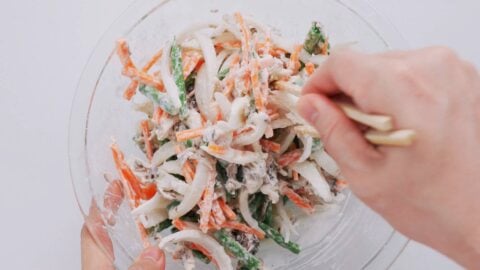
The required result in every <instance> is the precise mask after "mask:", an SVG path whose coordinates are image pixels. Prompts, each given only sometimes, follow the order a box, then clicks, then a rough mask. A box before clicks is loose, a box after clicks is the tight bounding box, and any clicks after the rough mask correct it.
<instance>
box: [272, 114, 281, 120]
mask: <svg viewBox="0 0 480 270" xmlns="http://www.w3.org/2000/svg"><path fill="white" fill-rule="evenodd" d="M269 117H270V121H273V120H277V119H278V118H280V114H279V113H272V114H270V115H269Z"/></svg>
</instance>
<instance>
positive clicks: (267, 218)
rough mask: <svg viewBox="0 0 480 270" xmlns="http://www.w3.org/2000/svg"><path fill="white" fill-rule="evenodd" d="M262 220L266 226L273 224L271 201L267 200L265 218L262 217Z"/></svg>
mask: <svg viewBox="0 0 480 270" xmlns="http://www.w3.org/2000/svg"><path fill="white" fill-rule="evenodd" d="M263 222H264V223H265V224H266V225H268V226H272V225H273V205H272V202H268V206H267V210H266V211H265V218H264V219H263Z"/></svg>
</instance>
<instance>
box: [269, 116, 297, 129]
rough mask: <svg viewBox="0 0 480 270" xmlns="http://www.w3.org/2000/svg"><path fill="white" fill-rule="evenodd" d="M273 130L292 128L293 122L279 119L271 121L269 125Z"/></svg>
mask: <svg viewBox="0 0 480 270" xmlns="http://www.w3.org/2000/svg"><path fill="white" fill-rule="evenodd" d="M270 125H271V126H272V128H273V129H279V128H287V127H290V126H293V122H292V121H290V120H289V119H287V118H279V119H275V120H273V121H272V123H271V124H270Z"/></svg>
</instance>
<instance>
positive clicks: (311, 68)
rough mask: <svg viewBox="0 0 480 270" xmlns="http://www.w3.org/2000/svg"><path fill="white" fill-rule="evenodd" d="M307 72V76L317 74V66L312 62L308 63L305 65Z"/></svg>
mask: <svg viewBox="0 0 480 270" xmlns="http://www.w3.org/2000/svg"><path fill="white" fill-rule="evenodd" d="M305 72H306V73H307V75H309V76H310V75H312V74H313V72H315V65H314V64H313V63H312V62H308V63H306V64H305Z"/></svg>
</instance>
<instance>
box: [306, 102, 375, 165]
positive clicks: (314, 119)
mask: <svg viewBox="0 0 480 270" xmlns="http://www.w3.org/2000/svg"><path fill="white" fill-rule="evenodd" d="M297 110H298V112H299V113H300V115H301V116H302V117H304V118H305V119H306V120H307V121H308V122H309V123H310V124H311V125H312V126H313V127H314V128H315V129H316V130H317V131H318V133H319V134H320V138H321V140H322V142H323V143H324V145H325V149H326V150H327V152H328V153H329V154H330V155H331V156H332V157H333V158H334V159H335V160H336V161H337V163H338V164H339V166H340V168H341V170H342V171H343V172H346V171H350V172H359V171H366V170H368V168H369V167H371V166H372V164H373V161H375V160H377V159H378V158H379V157H380V156H381V155H380V153H379V152H377V151H376V150H375V148H373V146H372V145H371V144H369V143H368V142H367V141H366V140H365V139H364V137H363V135H362V132H361V131H360V129H359V128H358V127H357V126H356V125H355V123H353V122H352V121H351V120H350V119H348V118H347V116H346V115H345V114H344V113H343V112H342V111H341V109H340V108H339V107H338V106H337V105H335V103H333V102H332V101H331V100H330V99H329V98H327V97H326V96H324V95H322V94H306V95H304V96H302V97H301V98H300V100H299V101H298V104H297Z"/></svg>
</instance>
